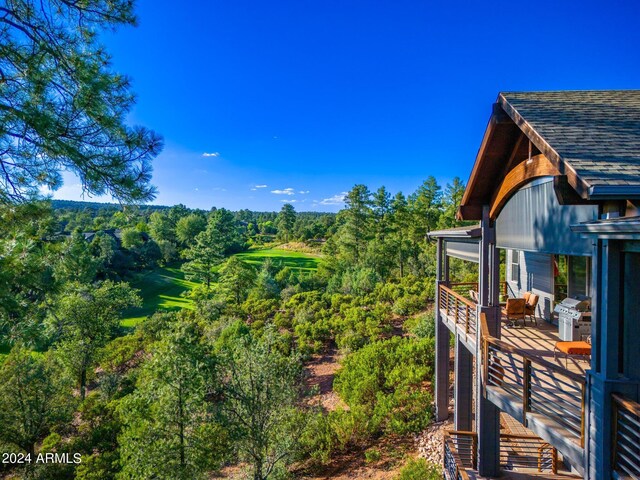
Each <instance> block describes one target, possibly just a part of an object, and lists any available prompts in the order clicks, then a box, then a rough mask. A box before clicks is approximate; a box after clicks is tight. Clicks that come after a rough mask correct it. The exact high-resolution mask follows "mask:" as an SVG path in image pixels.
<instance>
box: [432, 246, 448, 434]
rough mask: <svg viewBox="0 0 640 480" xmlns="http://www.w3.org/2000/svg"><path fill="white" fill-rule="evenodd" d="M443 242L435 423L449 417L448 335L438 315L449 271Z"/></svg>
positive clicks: (439, 265) (439, 273)
mask: <svg viewBox="0 0 640 480" xmlns="http://www.w3.org/2000/svg"><path fill="white" fill-rule="evenodd" d="M448 270H449V269H448V262H446V254H445V252H444V240H443V239H442V238H438V246H437V263H436V302H435V303H436V305H435V310H436V311H435V316H436V320H435V321H436V359H435V360H436V372H435V373H436V375H435V377H436V389H435V390H436V391H435V397H436V398H435V404H436V421H437V422H442V421H443V420H446V419H447V418H448V417H449V340H450V333H449V329H448V328H447V326H446V325H445V324H444V322H443V321H442V316H441V315H440V285H441V284H443V283H446V282H448V280H449V271H448Z"/></svg>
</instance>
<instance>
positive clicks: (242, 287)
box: [220, 256, 256, 305]
mask: <svg viewBox="0 0 640 480" xmlns="http://www.w3.org/2000/svg"><path fill="white" fill-rule="evenodd" d="M255 280H256V272H255V270H254V269H253V268H252V267H251V266H250V265H247V264H246V263H244V262H243V261H242V260H240V259H239V258H238V257H237V256H233V257H231V258H229V260H227V261H226V262H225V264H224V265H223V266H222V267H221V268H220V287H221V288H222V289H223V290H224V291H225V292H227V293H228V296H229V297H230V298H231V299H233V302H234V303H235V304H236V305H240V304H241V303H242V302H243V301H244V300H245V299H246V298H247V293H248V292H249V290H250V289H251V287H252V286H253V284H254V283H255Z"/></svg>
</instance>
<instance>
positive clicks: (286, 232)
mask: <svg viewBox="0 0 640 480" xmlns="http://www.w3.org/2000/svg"><path fill="white" fill-rule="evenodd" d="M295 223H296V211H295V209H294V208H293V205H291V204H290V203H285V204H284V205H283V206H282V209H280V213H278V217H277V218H276V225H277V226H278V233H282V234H283V236H284V241H285V242H288V241H289V240H290V236H291V232H292V231H293V226H294V225H295Z"/></svg>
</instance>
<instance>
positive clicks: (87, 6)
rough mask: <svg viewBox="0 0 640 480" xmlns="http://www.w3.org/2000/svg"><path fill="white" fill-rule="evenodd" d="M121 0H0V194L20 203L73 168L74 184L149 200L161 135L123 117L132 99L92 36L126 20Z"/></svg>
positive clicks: (127, 9)
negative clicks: (131, 124)
mask: <svg viewBox="0 0 640 480" xmlns="http://www.w3.org/2000/svg"><path fill="white" fill-rule="evenodd" d="M135 23H136V18H135V16H134V13H133V2H131V1H129V0H85V1H82V2H78V1H68V0H43V1H35V0H7V1H6V2H2V4H1V5H0V125H2V130H1V131H0V201H1V202H3V203H8V202H21V201H25V200H29V199H33V198H35V197H37V196H38V195H39V192H40V189H41V188H42V187H48V188H50V189H56V188H58V187H60V186H61V184H62V176H61V171H64V170H67V171H71V172H73V173H75V174H76V175H77V176H78V177H79V178H80V180H81V182H82V187H83V191H84V192H85V193H87V194H90V195H101V194H111V195H113V196H114V197H115V198H118V199H119V200H121V201H124V202H140V201H147V200H151V199H153V198H154V195H155V189H154V187H153V186H151V185H150V180H151V160H152V159H153V158H154V157H155V156H156V155H157V154H158V153H159V152H160V150H161V148H162V140H161V138H160V137H159V136H158V135H157V134H155V133H154V132H152V131H150V130H147V129H146V128H143V127H139V126H136V127H130V126H128V125H127V124H126V122H125V118H126V116H127V113H128V112H129V111H130V109H131V107H132V105H133V103H134V96H133V93H132V92H131V89H130V82H129V79H128V78H127V77H125V76H122V75H120V74H118V73H116V72H114V71H113V70H112V68H111V65H110V57H109V54H108V53H107V52H106V51H105V49H104V48H103V47H102V46H101V45H100V43H99V41H98V33H99V32H100V31H101V30H104V29H115V28H117V27H118V26H121V25H135Z"/></svg>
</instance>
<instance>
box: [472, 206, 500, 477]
mask: <svg viewBox="0 0 640 480" xmlns="http://www.w3.org/2000/svg"><path fill="white" fill-rule="evenodd" d="M480 227H481V229H482V240H481V241H480V247H479V248H480V272H479V276H480V279H479V280H480V285H479V287H480V288H479V292H478V293H479V305H478V318H480V315H481V314H482V313H484V314H485V317H486V319H487V326H488V327H489V333H490V334H491V335H493V336H494V337H496V338H500V255H499V252H498V250H497V248H496V242H495V227H494V225H493V222H491V220H490V218H489V207H488V206H484V207H483V209H482V221H481V224H480ZM480 331H481V329H480V328H478V332H480ZM476 348H477V350H476V388H477V390H476V431H477V433H478V473H479V474H480V475H481V476H484V477H495V476H498V475H499V474H500V409H499V408H498V407H496V406H495V405H494V404H493V403H492V402H490V401H489V400H488V399H486V398H485V397H484V395H482V392H483V391H484V385H483V384H482V383H483V378H482V371H483V368H484V366H483V365H482V342H480V341H477V342H476Z"/></svg>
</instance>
